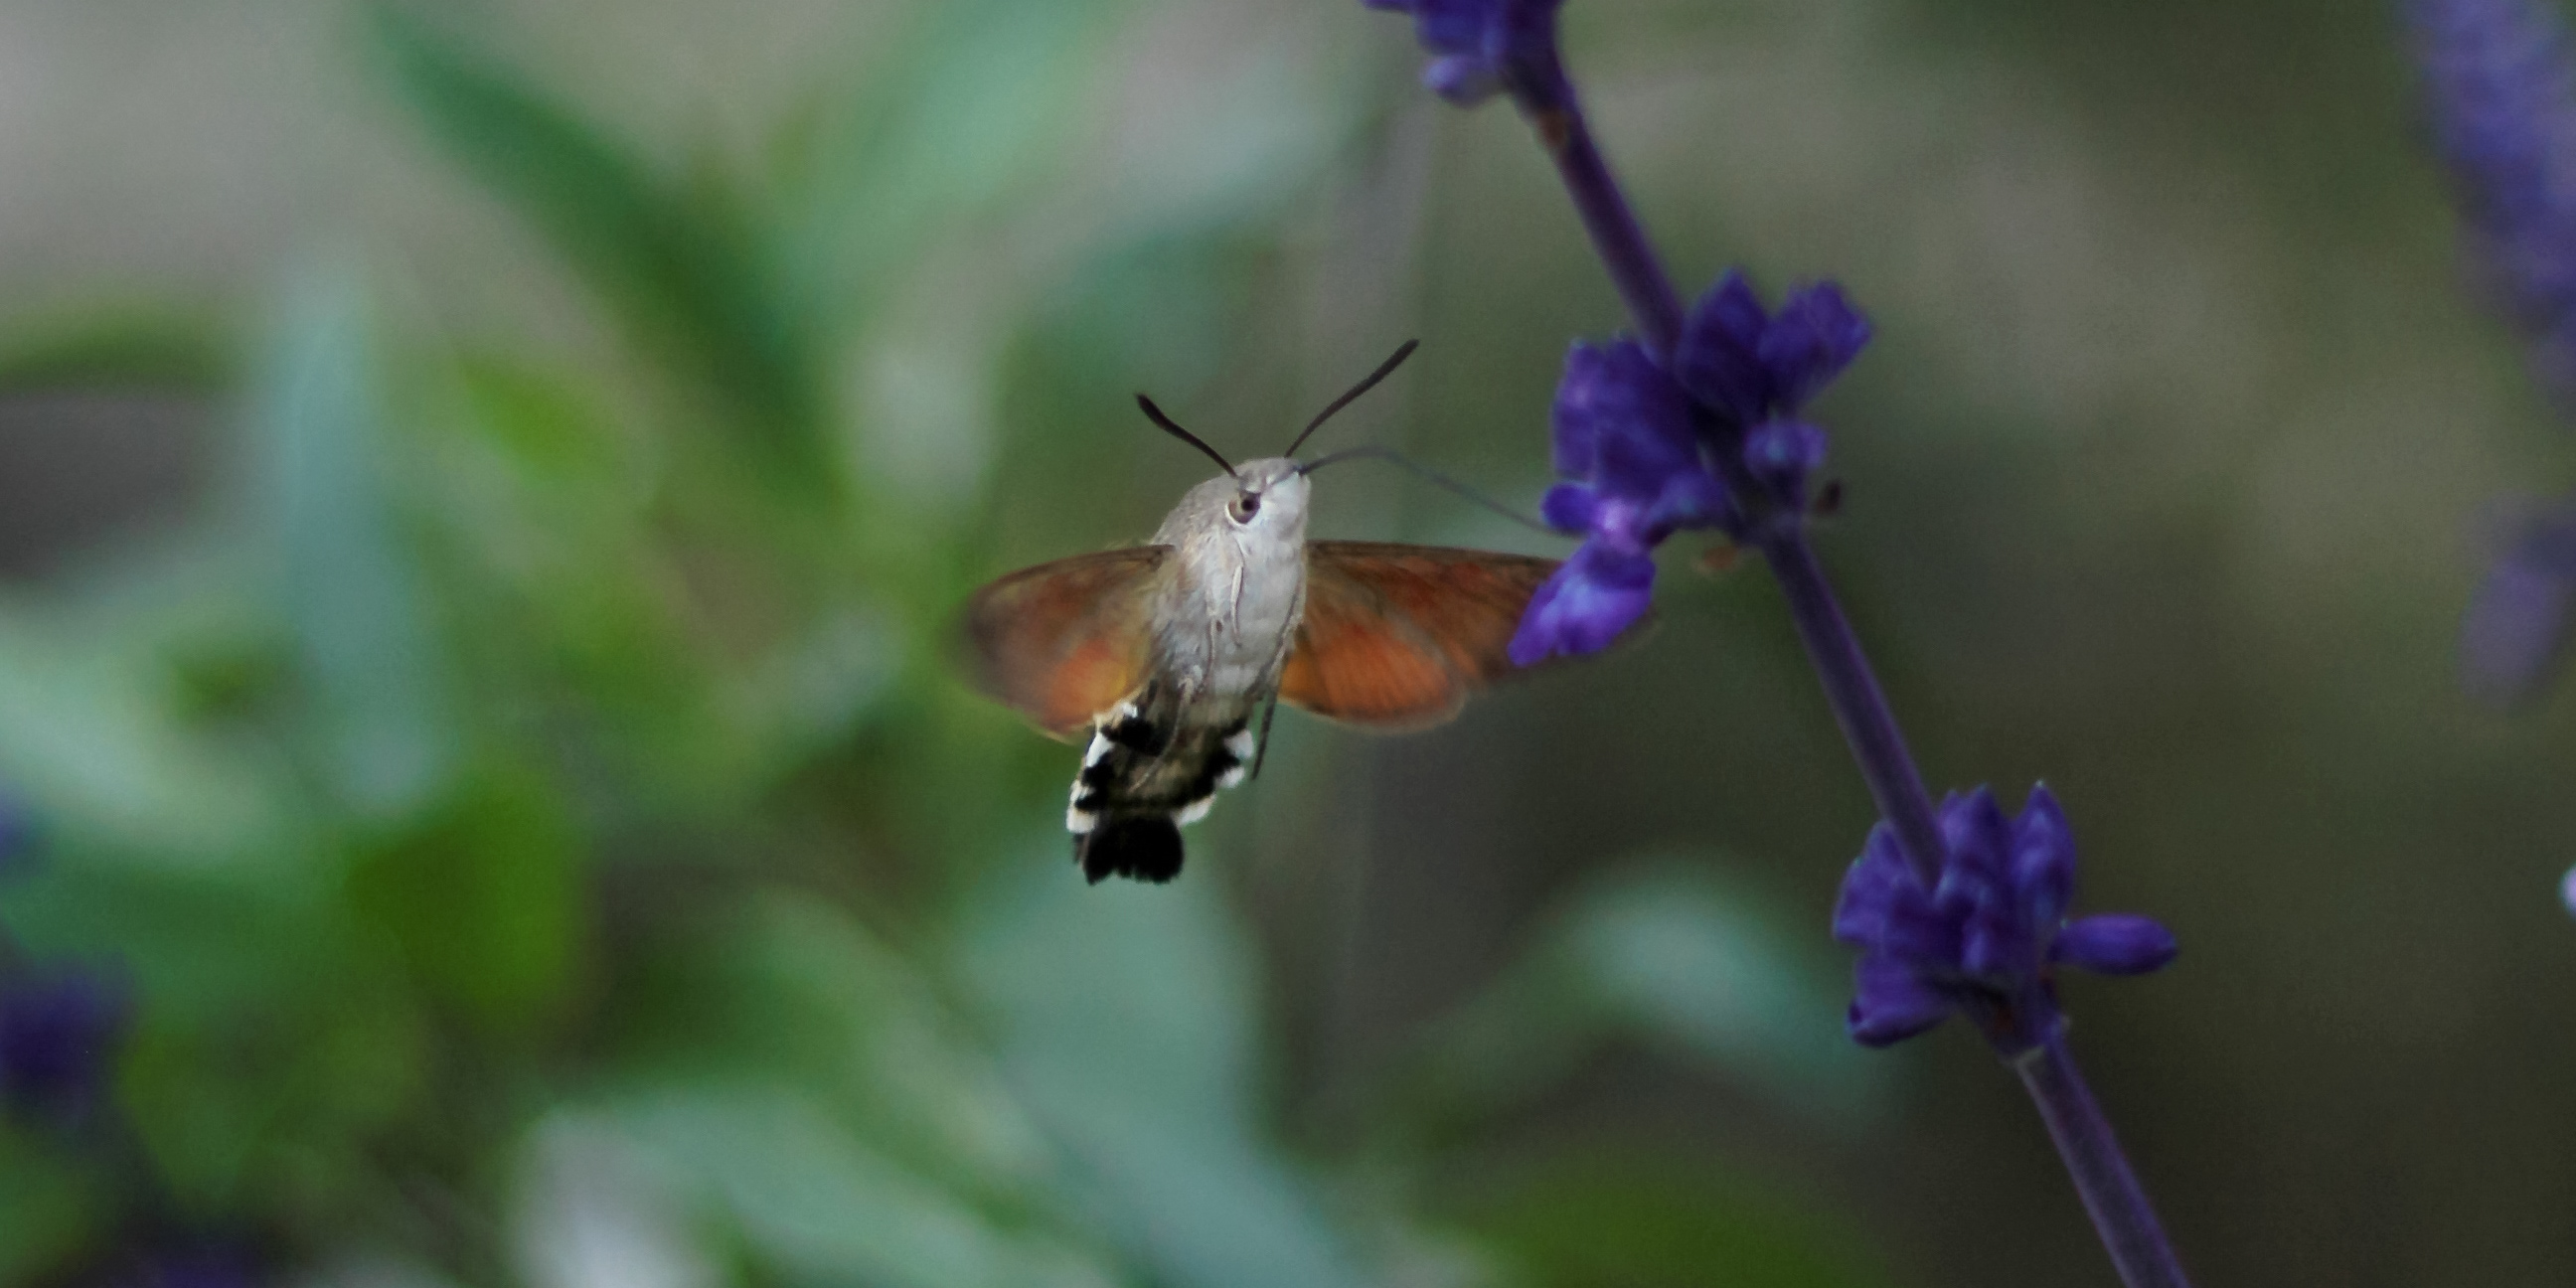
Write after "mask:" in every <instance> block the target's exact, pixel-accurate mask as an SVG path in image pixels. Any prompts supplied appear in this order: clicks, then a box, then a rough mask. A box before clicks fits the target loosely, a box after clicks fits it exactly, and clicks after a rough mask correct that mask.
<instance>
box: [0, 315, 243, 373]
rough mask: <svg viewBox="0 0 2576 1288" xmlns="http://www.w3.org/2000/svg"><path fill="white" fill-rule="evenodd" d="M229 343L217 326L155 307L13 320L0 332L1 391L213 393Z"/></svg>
mask: <svg viewBox="0 0 2576 1288" xmlns="http://www.w3.org/2000/svg"><path fill="white" fill-rule="evenodd" d="M233 367H234V362H233V353H232V345H231V342H230V341H229V339H228V338H227V337H226V336H225V334H224V332H223V331H222V330H221V329H220V328H219V327H217V326H216V325H215V324H214V323H212V322H209V321H207V320H205V319H202V318H196V317H191V316H188V315H186V314H182V313H178V312H173V311H170V310H167V309H158V308H143V307H135V308H127V309H116V310H107V309H96V310H85V311H82V312H78V313H71V314H65V315H61V316H56V317H47V318H38V319H35V320H33V321H22V322H18V323H15V324H13V325H12V326H11V327H10V328H9V330H8V332H7V334H5V335H0V392H12V393H14V392H20V391H27V390H38V389H61V388H98V387H114V388H120V389H131V388H136V387H144V388H157V389H171V390H182V391H191V392H212V391H214V390H216V389H220V388H222V387H223V386H224V385H225V384H226V383H227V382H228V380H229V379H230V378H231V375H232V372H233Z"/></svg>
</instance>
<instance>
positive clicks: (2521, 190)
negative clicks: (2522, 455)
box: [2406, 0, 2576, 395]
mask: <svg viewBox="0 0 2576 1288" xmlns="http://www.w3.org/2000/svg"><path fill="white" fill-rule="evenodd" d="M2406 16H2407V20H2408V22H2409V24H2410V25H2411V26H2412V27H2413V28H2414V32H2415V44H2416V50H2417V53H2418V56H2419V57H2421V59H2422V60H2423V65H2424V88H2425V93H2426V96H2427V99H2428V106H2429V108H2430V111H2431V116H2432V127H2433V134H2434V140H2435V142H2436V144H2437V145H2438V146H2439V147H2440V149H2441V151H2442V153H2443V156H2444V158H2445V159H2446V160H2447V161H2448V162H2449V163H2450V166H2451V171H2452V174H2453V176H2454V178H2455V180H2456V182H2457V188H2458V193H2459V200H2460V205H2461V210H2462V217H2463V218H2464V219H2465V221H2466V222H2467V224H2468V234H2469V241H2470V243H2471V247H2472V249H2473V250H2474V251H2475V252H2476V253H2477V257H2478V258H2479V259H2480V260H2481V261H2482V263H2481V268H2482V269H2483V270H2484V273H2485V275H2486V276H2487V278H2488V279H2489V282H2488V284H2489V285H2490V287H2491V288H2492V289H2494V290H2495V292H2496V293H2497V294H2498V296H2499V297H2500V298H2501V299H2502V300H2503V302H2504V304H2505V305H2506V307H2507V309H2508V311H2509V312H2510V313H2511V314H2512V315H2513V317H2514V319H2515V320H2516V322H2518V323H2519V324H2520V325H2522V326H2523V327H2524V328H2526V329H2527V330H2528V331H2529V332H2530V333H2531V334H2532V336H2533V338H2534V344H2533V356H2534V361H2535V364H2536V365H2537V366H2538V368H2539V370H2540V372H2541V375H2542V376H2543V378H2544V379H2546V380H2548V381H2549V382H2550V383H2551V385H2552V386H2554V387H2555V388H2556V389H2557V390H2558V391H2559V392H2560V394H2561V395H2576V58H2571V57H2570V53H2569V46H2568V38H2567V29H2566V26H2565V24H2564V23H2563V21H2562V20H2561V19H2560V18H2559V17H2558V15H2557V13H2556V11H2555V10H2554V9H2553V8H2552V7H2551V6H2548V5H2544V4H2536V3H2532V2H2531V0H2412V2H2411V3H2409V4H2408V5H2407V6H2406Z"/></svg>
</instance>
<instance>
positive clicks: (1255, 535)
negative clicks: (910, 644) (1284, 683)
mask: <svg viewBox="0 0 2576 1288" xmlns="http://www.w3.org/2000/svg"><path fill="white" fill-rule="evenodd" d="M1306 499H1307V484H1306V476H1305V475H1304V474H1303V473H1301V472H1300V471H1299V470H1298V467H1297V463H1296V462H1295V461H1291V460H1287V459H1285V458H1274V459H1270V460H1259V461H1247V462H1245V463H1244V464H1243V465H1242V466H1240V467H1238V468H1237V469H1236V470H1235V472H1234V473H1233V474H1231V475H1220V476H1218V477H1216V478H1213V479H1209V480H1208V481H1207V482H1205V483H1201V484H1200V485H1198V486H1197V487H1194V488H1192V489H1190V491H1189V493H1188V494H1187V495H1185V496H1183V497H1182V498H1181V503H1180V504H1179V505H1178V506H1176V507H1174V508H1173V510H1172V512H1171V514H1170V515H1168V516H1166V517H1165V518H1164V520H1163V524H1162V527H1160V528H1158V529H1156V531H1155V533H1154V541H1155V543H1156V544H1158V545H1164V546H1169V547H1170V548H1171V549H1172V552H1173V554H1174V556H1175V557H1174V558H1172V559H1171V560H1169V561H1167V562H1166V564H1165V566H1164V572H1163V574H1162V576H1163V580H1162V582H1161V584H1159V585H1158V586H1157V587H1156V588H1155V591H1154V596H1153V610H1152V612H1153V617H1152V620H1153V624H1154V625H1153V637H1152V640H1151V642H1150V645H1149V648H1150V650H1151V663H1150V665H1149V667H1148V669H1147V678H1146V680H1145V682H1144V684H1143V685H1142V686H1140V687H1139V688H1138V689H1137V690H1136V691H1135V692H1133V693H1131V694H1128V695H1127V696H1126V697H1125V698H1123V699H1121V700H1120V701H1119V702H1118V703H1117V704H1116V705H1114V706H1112V707H1111V708H1110V709H1109V710H1107V711H1104V712H1101V713H1100V714H1099V716H1097V717H1096V718H1095V719H1094V720H1093V722H1092V723H1093V733H1092V737H1091V746H1090V748H1089V749H1088V750H1087V751H1085V752H1084V753H1083V758H1082V773H1081V775H1080V776H1079V777H1077V778H1076V779H1075V780H1074V785H1073V803H1072V805H1071V807H1070V808H1069V809H1068V810H1067V812H1066V815H1065V826H1066V827H1068V828H1070V829H1071V830H1072V831H1073V833H1074V855H1075V857H1076V859H1077V860H1079V861H1080V862H1081V864H1082V868H1083V872H1084V874H1085V875H1087V876H1089V877H1090V878H1091V879H1092V880H1094V881H1098V880H1100V879H1101V878H1102V877H1104V876H1112V875H1115V876H1131V877H1138V878H1141V879H1144V880H1148V881H1168V880H1170V879H1171V878H1172V877H1173V876H1174V875H1175V874H1177V873H1178V872H1179V871H1180V865H1181V856H1182V851H1181V845H1180V833H1179V830H1178V829H1179V828H1180V826H1181V825H1184V824H1188V823H1195V822H1197V821H1198V820H1199V819H1200V818H1201V817H1203V816H1205V815H1206V813H1207V811H1208V807H1209V805H1210V804H1211V803H1212V802H1213V800H1214V798H1215V796H1216V793H1217V792H1218V791H1219V790H1221V789H1224V788H1227V787H1232V786H1234V785H1235V784H1236V783H1239V782H1241V781H1243V778H1244V776H1245V775H1246V773H1247V772H1249V769H1250V767H1251V766H1252V765H1253V764H1255V763H1257V762H1258V760H1259V757H1260V745H1259V744H1260V735H1259V734H1256V733H1255V732H1254V728H1253V721H1254V720H1255V718H1256V717H1260V716H1264V715H1266V713H1265V712H1264V711H1263V708H1265V707H1267V706H1268V705H1269V703H1270V701H1271V699H1272V697H1273V696H1274V695H1275V694H1277V692H1278V691H1279V675H1280V670H1281V668H1282V667H1283V666H1285V665H1286V663H1287V660H1288V650H1289V646H1290V643H1291V641H1292V640H1294V639H1295V637H1296V633H1297V625H1298V622H1299V621H1300V620H1301V619H1302V618H1303V617H1304V614H1305V607H1306Z"/></svg>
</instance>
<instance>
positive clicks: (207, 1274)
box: [118, 1247, 259, 1288]
mask: <svg viewBox="0 0 2576 1288" xmlns="http://www.w3.org/2000/svg"><path fill="white" fill-rule="evenodd" d="M258 1282H259V1276H258V1274H257V1273H256V1272H254V1271H253V1270H252V1268H251V1262H250V1259H249V1258H248V1257H245V1256H243V1255H242V1254H241V1253H239V1252H237V1251H234V1250H232V1249H230V1248H224V1247H199V1248H185V1249H180V1250H177V1251H171V1252H164V1253H161V1254H159V1255H157V1256H154V1257H152V1258H150V1259H149V1260H147V1261H146V1262H145V1263H144V1264H143V1266H142V1267H141V1268H140V1269H139V1270H138V1271H137V1272H136V1273H135V1274H134V1275H132V1276H130V1277H128V1278H125V1279H121V1280H119V1281H118V1285H119V1288H126V1286H127V1285H131V1288H252V1286H253V1285H255V1284H257V1283H258Z"/></svg>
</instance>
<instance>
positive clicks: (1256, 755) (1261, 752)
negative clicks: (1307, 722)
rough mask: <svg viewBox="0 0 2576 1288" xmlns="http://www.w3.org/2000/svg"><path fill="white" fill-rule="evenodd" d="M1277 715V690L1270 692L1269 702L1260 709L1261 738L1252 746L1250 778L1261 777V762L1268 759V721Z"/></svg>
mask: <svg viewBox="0 0 2576 1288" xmlns="http://www.w3.org/2000/svg"><path fill="white" fill-rule="evenodd" d="M1278 714H1279V690H1277V689H1272V690H1271V691H1270V701H1268V702H1267V703H1264V704H1263V705H1262V708H1261V737H1260V739H1259V740H1258V741H1256V742H1254V743H1253V745H1252V776H1253V777H1255V778H1259V777H1261V762H1262V761H1265V760H1268V759H1269V758H1270V721H1271V720H1272V718H1274V717H1276V716H1277V715H1278Z"/></svg>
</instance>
